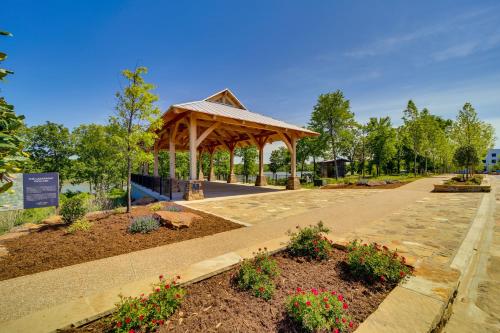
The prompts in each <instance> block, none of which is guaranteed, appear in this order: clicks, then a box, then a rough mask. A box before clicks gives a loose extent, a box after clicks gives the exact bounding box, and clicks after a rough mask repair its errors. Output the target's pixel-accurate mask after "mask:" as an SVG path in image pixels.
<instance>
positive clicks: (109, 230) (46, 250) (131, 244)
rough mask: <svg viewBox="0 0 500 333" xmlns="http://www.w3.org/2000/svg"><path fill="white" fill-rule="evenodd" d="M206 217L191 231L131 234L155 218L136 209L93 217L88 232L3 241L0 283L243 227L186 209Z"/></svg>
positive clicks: (56, 231) (54, 231)
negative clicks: (136, 223)
mask: <svg viewBox="0 0 500 333" xmlns="http://www.w3.org/2000/svg"><path fill="white" fill-rule="evenodd" d="M182 210H183V211H187V212H193V213H195V214H197V215H199V216H201V217H202V219H199V220H196V221H194V222H193V223H192V224H191V226H190V227H189V228H185V229H179V230H173V229H168V228H166V227H163V226H162V227H160V228H159V229H158V230H155V231H153V232H150V233H148V234H140V233H138V234H130V233H128V232H127V227H128V226H129V224H130V222H131V218H132V217H135V216H141V215H151V214H152V213H153V212H152V211H151V210H150V208H149V207H147V206H140V207H136V208H134V209H132V212H131V213H129V214H125V213H122V214H113V215H111V216H108V217H105V218H101V219H98V218H94V219H92V218H89V221H92V222H93V226H92V228H91V229H90V231H88V232H83V231H77V232H75V233H74V234H68V233H66V226H52V227H49V228H47V229H44V230H40V231H38V232H33V233H29V234H27V235H25V236H21V237H19V238H14V239H7V240H3V241H2V242H1V244H2V245H3V246H5V247H6V248H7V249H8V252H9V254H8V255H7V256H4V257H0V280H6V279H11V278H14V277H18V276H22V275H28V274H33V273H38V272H43V271H47V270H51V269H55V268H60V267H65V266H70V265H75V264H79V263H83V262H88V261H92V260H97V259H102V258H107V257H112V256H116V255H119V254H124V253H129V252H134V251H138V250H144V249H148V248H152V247H156V246H162V245H166V244H171V243H176V242H181V241H185V240H188V239H193V238H198V237H203V236H208V235H213V234H216V233H219V232H223V231H227V230H232V229H237V228H241V227H242V226H241V225H239V224H236V223H233V222H230V221H227V220H224V219H222V218H219V217H216V216H213V215H210V214H205V213H201V212H197V211H192V210H190V209H187V208H184V207H182Z"/></svg>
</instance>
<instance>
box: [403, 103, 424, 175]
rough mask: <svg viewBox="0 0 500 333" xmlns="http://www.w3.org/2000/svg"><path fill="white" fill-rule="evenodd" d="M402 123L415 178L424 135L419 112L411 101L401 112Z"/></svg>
mask: <svg viewBox="0 0 500 333" xmlns="http://www.w3.org/2000/svg"><path fill="white" fill-rule="evenodd" d="M403 121H404V125H405V131H406V135H405V137H406V138H407V139H408V142H409V146H410V149H411V150H412V152H413V168H414V174H415V177H416V176H417V157H418V155H419V154H420V152H421V150H422V145H423V141H424V134H423V130H422V121H421V117H420V111H419V110H418V109H417V106H416V105H415V103H414V102H413V101H412V100H409V101H408V105H407V107H406V109H405V110H404V111H403Z"/></svg>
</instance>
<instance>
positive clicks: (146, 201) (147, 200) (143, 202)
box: [132, 197, 156, 206]
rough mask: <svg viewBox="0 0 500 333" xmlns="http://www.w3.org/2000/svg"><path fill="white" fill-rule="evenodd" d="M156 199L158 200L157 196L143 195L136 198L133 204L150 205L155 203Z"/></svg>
mask: <svg viewBox="0 0 500 333" xmlns="http://www.w3.org/2000/svg"><path fill="white" fill-rule="evenodd" d="M155 201H156V199H155V198H151V197H142V198H140V199H137V200H134V202H133V203H132V204H133V205H135V206H142V205H148V204H150V203H153V202H155Z"/></svg>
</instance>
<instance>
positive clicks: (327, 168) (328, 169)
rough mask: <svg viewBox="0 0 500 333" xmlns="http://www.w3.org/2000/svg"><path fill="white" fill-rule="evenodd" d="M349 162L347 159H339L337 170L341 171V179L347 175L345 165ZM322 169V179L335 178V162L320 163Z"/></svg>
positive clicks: (320, 170)
mask: <svg viewBox="0 0 500 333" xmlns="http://www.w3.org/2000/svg"><path fill="white" fill-rule="evenodd" d="M346 162H349V160H346V159H345V158H338V159H337V169H338V171H339V177H344V176H345V174H346V168H345V164H346ZM318 164H319V166H320V169H319V172H320V175H321V177H322V178H335V160H328V161H321V162H318Z"/></svg>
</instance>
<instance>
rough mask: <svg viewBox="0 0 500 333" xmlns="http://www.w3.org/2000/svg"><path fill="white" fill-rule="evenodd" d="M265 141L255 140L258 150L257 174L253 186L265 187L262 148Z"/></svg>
mask: <svg viewBox="0 0 500 333" xmlns="http://www.w3.org/2000/svg"><path fill="white" fill-rule="evenodd" d="M266 139H267V138H264V139H259V140H255V139H254V141H256V142H257V144H258V148H259V174H258V175H257V178H256V179H255V186H266V185H267V179H266V176H264V146H265V145H266Z"/></svg>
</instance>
